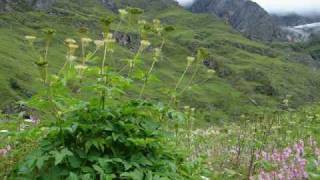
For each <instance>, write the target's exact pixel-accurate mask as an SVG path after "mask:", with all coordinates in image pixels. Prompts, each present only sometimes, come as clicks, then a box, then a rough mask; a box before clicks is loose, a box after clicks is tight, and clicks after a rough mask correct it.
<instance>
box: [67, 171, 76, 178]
mask: <svg viewBox="0 0 320 180" xmlns="http://www.w3.org/2000/svg"><path fill="white" fill-rule="evenodd" d="M78 179H79V178H78V175H76V174H75V173H73V172H70V174H69V177H68V178H67V180H78Z"/></svg>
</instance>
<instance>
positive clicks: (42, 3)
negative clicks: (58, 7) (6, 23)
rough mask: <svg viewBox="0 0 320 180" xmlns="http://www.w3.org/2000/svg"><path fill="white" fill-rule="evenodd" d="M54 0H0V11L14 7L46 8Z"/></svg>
mask: <svg viewBox="0 0 320 180" xmlns="http://www.w3.org/2000/svg"><path fill="white" fill-rule="evenodd" d="M55 2H56V0H0V12H4V11H12V10H15V9H42V10H44V9H48V8H50V7H51V6H52V5H53V4H54V3H55Z"/></svg>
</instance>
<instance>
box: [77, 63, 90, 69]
mask: <svg viewBox="0 0 320 180" xmlns="http://www.w3.org/2000/svg"><path fill="white" fill-rule="evenodd" d="M75 68H76V69H77V70H86V69H87V68H88V66H86V65H81V64H80V65H76V66H75Z"/></svg>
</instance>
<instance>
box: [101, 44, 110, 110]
mask: <svg viewBox="0 0 320 180" xmlns="http://www.w3.org/2000/svg"><path fill="white" fill-rule="evenodd" d="M107 48H108V47H107V45H106V44H105V46H104V52H103V59H102V63H101V70H100V71H101V72H100V74H101V77H102V82H103V83H106V82H104V81H106V80H105V79H106V75H105V72H104V68H105V63H106V59H107ZM105 101H106V90H105V89H103V90H102V92H101V109H104V108H105Z"/></svg>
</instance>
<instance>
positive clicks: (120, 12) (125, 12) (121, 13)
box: [118, 9, 128, 17]
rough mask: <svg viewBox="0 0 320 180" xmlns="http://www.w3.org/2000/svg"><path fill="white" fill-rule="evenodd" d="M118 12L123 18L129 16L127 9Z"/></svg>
mask: <svg viewBox="0 0 320 180" xmlns="http://www.w3.org/2000/svg"><path fill="white" fill-rule="evenodd" d="M118 11H119V14H120V16H121V17H125V16H127V15H128V11H127V10H125V9H119V10H118Z"/></svg>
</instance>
